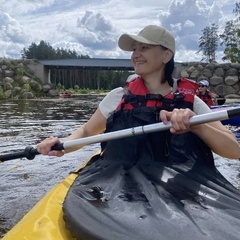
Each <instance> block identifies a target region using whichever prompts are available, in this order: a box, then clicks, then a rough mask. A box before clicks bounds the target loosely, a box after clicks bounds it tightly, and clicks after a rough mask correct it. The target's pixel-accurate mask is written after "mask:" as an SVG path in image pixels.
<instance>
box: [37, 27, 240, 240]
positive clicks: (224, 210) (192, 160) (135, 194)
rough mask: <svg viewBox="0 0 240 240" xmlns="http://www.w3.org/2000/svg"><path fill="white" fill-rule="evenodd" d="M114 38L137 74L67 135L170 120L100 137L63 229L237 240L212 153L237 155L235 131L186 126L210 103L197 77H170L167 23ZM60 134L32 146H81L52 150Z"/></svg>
mask: <svg viewBox="0 0 240 240" xmlns="http://www.w3.org/2000/svg"><path fill="white" fill-rule="evenodd" d="M118 44H119V47H120V48H121V49H123V50H126V51H131V52H132V55H131V60H132V63H133V65H134V69H135V73H136V74H137V75H136V76H135V75H134V76H133V77H132V76H131V77H130V78H129V79H128V82H127V84H126V86H125V88H117V89H114V90H112V91H111V92H110V93H109V94H108V95H107V96H106V97H105V98H104V99H103V100H102V101H101V103H100V104H99V107H98V109H97V110H96V112H95V113H94V114H93V115H92V117H91V118H90V119H89V120H88V121H87V123H86V124H84V125H83V126H81V127H80V128H79V129H77V130H76V131H75V132H73V133H72V134H71V135H70V136H69V137H68V138H66V141H70V140H73V139H77V138H83V137H88V136H92V135H95V134H99V133H101V132H103V131H105V132H112V131H117V130H122V129H126V128H132V127H136V126H143V125H147V124H152V123H157V122H160V121H161V122H163V123H164V124H165V123H167V122H168V121H171V123H172V127H171V128H170V131H169V130H165V131H159V132H154V133H148V134H143V135H138V136H132V137H128V138H124V139H115V140H112V141H108V142H104V143H102V144H101V150H102V151H101V153H100V154H99V155H96V156H94V157H93V158H92V159H91V160H90V162H89V163H88V164H87V166H86V167H84V169H82V170H81V172H80V174H79V175H78V176H77V178H76V179H75V181H74V183H73V184H72V185H71V187H70V189H69V190H68V193H67V196H66V198H65V200H64V203H63V214H64V220H65V221H66V227H67V228H68V229H70V230H71V232H72V234H73V236H76V237H78V239H83V240H84V239H106V240H112V239H119V240H138V239H144V240H159V239H164V240H173V239H178V238H179V237H180V239H195V240H213V239H218V240H225V239H232V240H238V239H239V231H240V227H239V226H240V211H239V209H240V192H239V191H238V190H237V189H236V188H235V187H234V186H232V185H231V184H230V183H229V182H228V181H227V180H226V179H225V178H224V177H223V176H222V175H221V174H220V173H219V172H218V171H217V169H216V167H215V164H214V158H213V154H212V151H213V152H215V153H217V154H219V155H221V156H223V157H226V158H232V159H239V158H240V147H239V144H238V142H237V140H236V138H235V135H234V134H233V133H232V132H231V131H230V130H228V129H226V128H225V127H224V126H223V125H222V124H221V122H220V121H216V122H211V123H204V124H199V125H194V126H191V125H190V121H189V119H190V118H191V117H192V116H194V115H196V114H203V113H210V112H211V110H210V109H209V107H208V106H207V105H206V104H205V103H204V102H203V101H202V100H200V99H199V98H198V97H197V96H196V90H197V87H198V86H197V84H196V83H195V82H192V81H190V80H188V79H184V78H181V79H178V80H176V81H175V80H174V79H173V78H172V76H171V74H172V72H173V69H174V55H175V40H174V37H173V36H172V35H171V34H170V33H169V32H168V31H167V30H166V29H164V28H162V27H159V26H155V25H149V26H147V27H145V28H144V29H143V30H142V31H140V32H139V34H138V35H130V34H123V35H122V36H121V37H120V38H119V41H118ZM59 142H60V140H59V139H58V138H55V137H50V138H47V139H45V140H43V141H42V142H41V143H40V144H38V151H39V152H40V153H42V154H46V155H50V156H58V157H60V156H62V155H63V154H64V153H67V152H70V151H74V150H77V149H79V148H80V147H72V148H71V149H66V150H65V151H52V150H51V148H52V146H53V145H54V144H56V143H59Z"/></svg>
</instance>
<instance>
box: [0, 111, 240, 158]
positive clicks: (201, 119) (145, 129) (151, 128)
mask: <svg viewBox="0 0 240 240" xmlns="http://www.w3.org/2000/svg"><path fill="white" fill-rule="evenodd" d="M236 116H240V108H233V109H229V110H221V111H215V112H211V113H205V114H201V115H196V116H193V117H191V118H190V124H191V125H197V124H201V123H207V122H213V121H220V120H225V119H229V118H232V117H236ZM171 127H172V124H171V122H168V123H167V124H163V123H162V122H161V123H154V124H149V125H145V126H139V127H133V128H127V129H123V130H119V131H114V132H109V133H104V134H99V135H95V136H90V137H86V138H80V139H75V140H72V141H67V142H63V143H59V144H56V145H54V146H53V147H52V150H57V151H61V150H64V149H68V148H71V147H76V146H79V148H80V147H83V146H85V145H88V144H93V143H98V142H106V141H109V140H114V139H121V138H125V137H131V136H137V135H140V134H146V133H152V132H157V131H164V130H169V129H170V128H171ZM38 154H40V153H39V152H38V151H37V149H36V148H34V147H31V146H28V147H26V148H25V149H24V150H23V151H20V152H15V153H9V154H5V155H2V156H0V161H1V162H4V161H8V160H12V159H16V158H23V157H25V158H27V159H29V160H32V159H34V157H35V156H36V155H38Z"/></svg>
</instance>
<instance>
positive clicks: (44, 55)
mask: <svg viewBox="0 0 240 240" xmlns="http://www.w3.org/2000/svg"><path fill="white" fill-rule="evenodd" d="M21 54H22V58H27V59H37V60H45V59H64V58H65V59H66V58H89V56H88V55H78V54H77V52H76V51H75V50H73V51H72V50H69V49H63V48H57V49H54V48H53V47H52V46H51V45H50V44H49V43H47V42H44V41H43V40H41V41H40V43H39V44H38V45H37V44H36V43H32V44H31V45H30V46H29V47H28V48H27V49H26V48H24V49H23V50H22V51H21Z"/></svg>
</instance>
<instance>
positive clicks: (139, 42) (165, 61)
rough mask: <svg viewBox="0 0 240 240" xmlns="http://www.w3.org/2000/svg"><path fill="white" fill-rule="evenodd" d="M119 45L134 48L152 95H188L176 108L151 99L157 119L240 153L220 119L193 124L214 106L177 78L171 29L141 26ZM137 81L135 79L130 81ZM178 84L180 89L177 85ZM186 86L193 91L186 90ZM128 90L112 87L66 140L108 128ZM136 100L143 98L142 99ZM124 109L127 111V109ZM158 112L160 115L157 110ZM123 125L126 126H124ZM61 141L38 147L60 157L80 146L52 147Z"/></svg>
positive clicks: (229, 153)
mask: <svg viewBox="0 0 240 240" xmlns="http://www.w3.org/2000/svg"><path fill="white" fill-rule="evenodd" d="M118 45H119V47H120V48H121V49H122V50H125V51H131V52H132V55H131V60H132V63H133V65H134V69H135V73H136V74H137V75H139V76H140V77H139V78H136V81H137V82H138V83H139V85H140V84H142V85H143V86H142V87H143V88H145V91H146V92H148V96H149V97H151V95H152V96H153V97H156V96H162V97H163V98H166V97H167V98H169V97H170V98H171V95H172V96H174V93H173V91H177V92H178V93H180V92H182V93H181V95H182V97H183V98H185V101H183V102H182V105H181V104H178V106H177V105H176V104H175V107H174V105H172V106H173V108H172V109H171V108H170V107H164V109H162V108H161V104H162V101H163V99H162V98H161V97H160V99H156V100H150V101H156V102H159V103H158V105H159V107H158V110H156V111H158V112H159V117H157V118H156V117H155V119H156V121H162V122H164V123H166V122H167V121H171V123H172V125H173V126H172V128H171V129H170V132H171V134H181V133H185V132H188V131H190V132H192V133H193V134H195V135H197V136H198V137H199V138H201V139H202V140H203V141H204V142H205V143H206V144H207V145H208V146H209V147H210V149H211V150H213V151H214V152H215V153H217V154H219V155H221V156H223V157H226V158H233V159H238V158H239V157H240V148H239V144H238V142H237V140H236V138H235V136H234V134H233V133H232V132H231V131H230V130H228V129H226V128H225V127H224V126H223V125H222V124H221V122H220V121H217V122H212V123H205V124H200V125H196V126H190V124H189V119H190V118H191V117H192V116H194V115H196V114H202V113H208V112H211V110H210V109H209V107H208V106H207V105H206V104H205V103H203V102H202V101H201V100H200V99H199V98H198V97H197V96H196V95H195V93H196V91H195V89H194V87H193V86H191V87H190V88H192V89H188V88H189V82H187V84H186V80H181V79H180V80H179V81H178V82H176V81H175V82H174V81H173V78H172V72H173V69H174V55H175V39H174V37H173V36H172V34H171V33H170V32H168V31H167V30H166V29H164V28H163V27H159V26H155V25H149V26H147V27H145V28H144V29H143V30H141V31H140V32H139V34H138V35H130V34H123V35H122V36H120V38H119V41H118ZM136 81H131V82H130V83H134V82H136ZM184 82H185V83H184ZM128 84H129V83H128ZM135 85H136V84H135ZM177 86H178V89H177V88H176V87H177ZM179 86H180V87H179ZM132 88H134V89H136V90H132V91H138V90H137V88H136V86H134V85H133V86H132ZM181 88H182V90H181ZM184 88H186V89H187V91H188V92H190V93H191V94H190V95H189V94H185V93H184ZM196 90H197V87H196ZM125 91H126V88H122V87H119V88H116V89H114V90H112V91H111V92H110V93H109V94H108V95H107V96H106V97H105V98H104V99H103V100H102V101H101V102H100V104H99V107H98V108H97V110H96V112H95V113H94V114H93V115H92V117H91V118H90V119H89V121H88V122H86V123H85V124H84V125H83V126H81V127H80V128H79V129H77V130H76V131H75V132H73V133H72V134H71V135H70V136H69V137H68V138H66V139H65V140H66V141H69V140H73V139H77V138H82V137H88V136H91V135H95V134H99V133H101V132H103V131H104V130H106V126H107V119H109V117H110V116H112V114H116V109H117V107H118V106H119V103H120V101H123V102H126V101H127V100H126V99H124V98H125V97H126V96H127V95H126V94H125ZM141 91H142V90H141ZM187 91H185V92H187ZM139 94H140V93H139ZM144 94H145V93H144ZM145 95H146V94H145ZM181 95H179V96H180V97H179V96H177V95H175V96H176V98H175V99H173V101H175V102H176V101H179V99H180V98H181ZM123 97H124V98H123ZM122 98H123V99H122ZM135 100H136V101H140V100H139V99H135ZM186 103H189V104H186ZM128 104H130V103H128ZM156 104H157V103H156ZM184 105H185V106H184ZM187 105H189V106H187ZM156 106H157V105H156ZM166 108H167V110H166ZM119 110H120V109H119V108H118V111H117V112H118V114H119V113H120V112H121V111H119ZM122 112H126V111H124V110H123V111H122ZM154 114H155V115H156V113H154ZM121 127H122V128H124V126H121ZM125 127H129V126H125ZM216 139H217V141H216ZM59 142H60V140H59V139H58V138H56V137H50V138H47V139H45V140H43V141H42V142H41V143H40V144H38V151H39V152H40V153H42V154H46V155H50V156H58V157H60V156H63V154H64V153H65V152H70V151H74V150H77V149H78V148H75V147H74V148H71V149H68V150H65V151H61V152H60V151H51V147H52V146H53V145H54V144H56V143H59Z"/></svg>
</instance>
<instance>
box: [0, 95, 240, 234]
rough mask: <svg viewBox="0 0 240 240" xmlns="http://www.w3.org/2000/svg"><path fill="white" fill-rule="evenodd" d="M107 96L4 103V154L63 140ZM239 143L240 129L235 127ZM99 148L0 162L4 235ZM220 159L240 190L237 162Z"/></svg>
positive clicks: (0, 149) (0, 136)
mask: <svg viewBox="0 0 240 240" xmlns="http://www.w3.org/2000/svg"><path fill="white" fill-rule="evenodd" d="M102 98H103V96H92V95H91V96H81V97H78V98H69V99H63V98H59V99H47V100H46V99H43V100H29V101H23V100H19V101H11V102H9V101H8V102H4V101H2V102H0V114H1V117H0V154H4V153H10V152H12V151H22V150H23V149H24V148H25V147H26V146H29V145H31V146H34V145H36V144H37V143H38V142H40V141H41V140H42V139H44V138H46V137H48V136H58V137H60V138H64V137H66V136H68V135H69V134H70V133H71V132H72V131H73V130H75V129H76V128H78V127H79V126H80V125H82V124H83V123H85V122H86V121H87V119H89V117H90V116H91V114H92V113H93V111H94V110H95V109H96V108H97V106H98V104H99V102H100V100H101V99H102ZM231 130H232V131H233V132H234V133H235V134H236V136H237V137H238V140H239V142H240V131H239V129H238V128H236V127H235V128H233V127H231ZM98 149H99V144H94V145H89V146H86V147H84V148H83V149H81V150H80V151H77V152H74V153H69V154H66V155H65V156H63V157H61V158H55V157H47V156H42V155H38V156H36V157H35V159H34V160H32V161H29V160H26V159H16V160H12V161H7V162H4V163H1V168H0V182H1V184H0V202H1V204H0V237H1V235H3V234H4V232H6V231H8V230H9V229H10V228H11V227H12V226H13V225H14V224H16V223H17V222H18V221H19V220H20V219H21V218H22V217H23V216H24V215H25V214H26V213H27V212H28V211H29V210H30V209H31V208H32V206H33V205H34V204H35V203H36V202H37V201H38V200H39V199H40V198H41V197H42V196H43V195H45V194H46V192H48V191H49V190H50V189H51V188H52V187H53V186H54V185H55V184H56V183H58V182H60V181H61V180H62V179H63V178H64V177H66V176H67V175H68V173H69V172H70V171H72V170H74V169H76V168H77V167H78V166H79V165H80V164H81V163H82V162H83V161H85V160H86V159H87V158H89V157H90V156H91V155H92V154H93V153H95V152H96V151H97V150H98ZM215 157H216V165H217V167H218V168H219V170H220V171H221V172H222V173H223V175H224V176H226V178H227V179H228V180H229V181H230V182H232V183H233V184H234V185H235V186H236V187H239V186H240V184H239V175H238V172H239V169H240V165H239V162H238V161H231V160H227V159H222V158H220V157H219V156H215Z"/></svg>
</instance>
